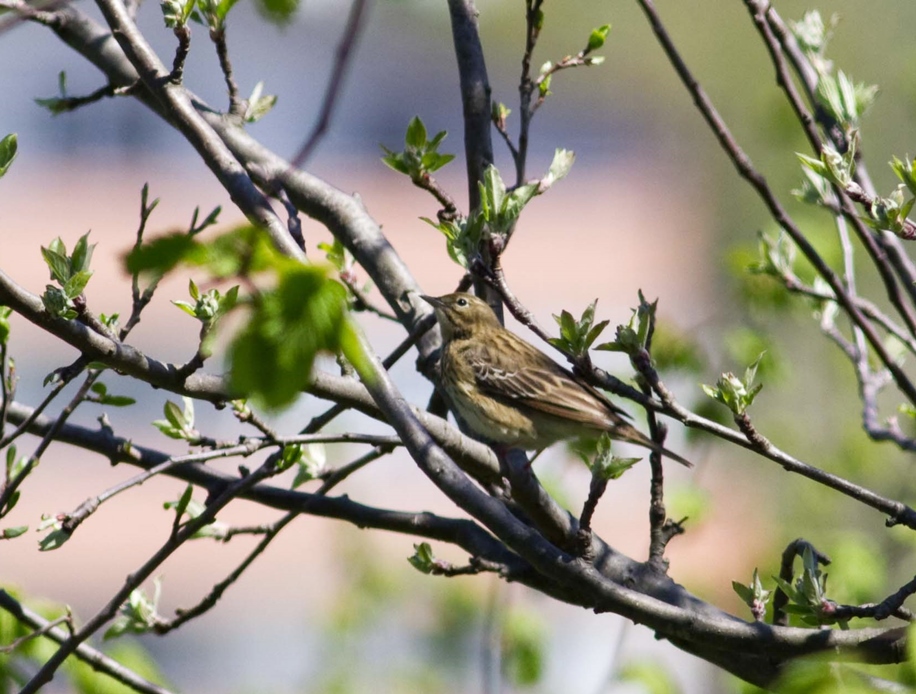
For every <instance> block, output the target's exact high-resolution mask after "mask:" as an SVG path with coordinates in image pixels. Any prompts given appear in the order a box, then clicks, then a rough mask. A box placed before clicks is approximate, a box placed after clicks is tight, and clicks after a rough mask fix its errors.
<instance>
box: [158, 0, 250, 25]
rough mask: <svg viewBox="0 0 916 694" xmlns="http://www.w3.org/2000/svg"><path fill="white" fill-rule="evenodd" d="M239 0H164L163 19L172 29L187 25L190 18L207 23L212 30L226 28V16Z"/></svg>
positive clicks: (162, 4) (161, 4) (161, 5)
mask: <svg viewBox="0 0 916 694" xmlns="http://www.w3.org/2000/svg"><path fill="white" fill-rule="evenodd" d="M236 2H238V0H162V1H161V2H160V8H161V9H162V19H163V20H164V22H165V25H166V26H167V27H169V28H170V29H176V28H179V27H184V26H187V23H188V21H189V20H193V21H195V22H197V23H198V24H205V25H206V26H207V27H209V28H210V30H211V31H221V30H222V29H223V28H225V25H226V17H228V16H229V11H230V10H231V9H232V8H233V7H234V6H235V3H236Z"/></svg>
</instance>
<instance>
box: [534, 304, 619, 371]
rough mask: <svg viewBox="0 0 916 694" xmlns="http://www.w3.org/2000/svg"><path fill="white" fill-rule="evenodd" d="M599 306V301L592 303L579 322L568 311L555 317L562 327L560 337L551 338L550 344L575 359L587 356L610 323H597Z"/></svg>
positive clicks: (604, 321) (605, 321)
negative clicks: (596, 314)
mask: <svg viewBox="0 0 916 694" xmlns="http://www.w3.org/2000/svg"><path fill="white" fill-rule="evenodd" d="M597 304H598V300H597V299H595V300H594V301H593V302H592V303H590V304H589V305H588V307H587V308H586V309H585V310H584V311H583V312H582V316H581V317H580V318H579V320H576V319H575V318H573V315H572V314H571V313H570V312H569V311H566V310H563V311H561V312H560V315H559V316H557V315H554V317H553V319H554V320H555V321H556V322H557V325H558V326H560V336H559V337H554V338H551V339H550V340H549V342H550V344H552V345H553V346H554V347H556V348H557V349H561V350H563V351H564V352H566V353H567V354H571V355H573V356H574V357H582V356H584V355H585V354H587V353H588V350H589V349H591V346H592V344H593V343H594V342H595V340H597V339H598V336H599V335H601V333H602V331H603V330H604V329H605V328H606V327H607V326H608V323H610V321H608V320H603V321H600V322H599V323H595V306H596V305H597Z"/></svg>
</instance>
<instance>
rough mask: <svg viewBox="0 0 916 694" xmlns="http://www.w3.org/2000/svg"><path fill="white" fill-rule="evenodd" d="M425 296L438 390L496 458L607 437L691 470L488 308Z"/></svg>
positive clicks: (456, 297) (469, 299)
mask: <svg viewBox="0 0 916 694" xmlns="http://www.w3.org/2000/svg"><path fill="white" fill-rule="evenodd" d="M420 296H421V298H422V299H423V300H424V301H426V302H427V303H429V304H430V305H431V306H432V307H433V309H434V310H435V313H436V319H437V321H438V323H439V328H440V330H441V332H442V349H441V353H440V359H439V380H440V385H441V387H442V388H443V390H444V391H445V394H446V396H447V397H448V399H449V400H450V402H451V404H452V407H453V408H454V410H455V411H456V414H457V415H458V416H459V418H460V419H461V420H463V421H464V422H465V424H466V425H467V426H468V428H469V429H470V430H471V431H472V432H473V433H474V434H475V435H477V436H478V437H479V438H481V439H483V440H484V441H486V442H487V443H489V444H491V445H493V447H494V449H496V450H497V451H499V450H508V449H509V448H521V449H524V450H535V451H539V450H541V449H543V448H546V447H547V446H549V445H551V444H553V443H555V442H557V441H561V440H565V439H573V438H597V437H598V436H600V435H601V434H602V432H607V433H608V434H609V435H610V437H611V438H612V439H617V440H621V441H627V442H629V443H634V444H637V445H639V446H642V447H644V448H648V449H650V450H652V451H656V452H659V453H661V454H663V455H665V456H667V457H668V458H671V459H672V460H675V461H677V462H678V463H681V464H682V465H686V466H687V467H692V463H691V462H690V461H688V460H687V459H685V458H682V457H681V456H679V455H677V454H676V453H673V452H671V451H669V450H668V449H666V448H663V447H662V446H660V445H659V444H658V443H656V442H655V441H653V440H652V439H650V438H649V437H648V436H646V435H645V434H643V433H642V432H641V431H639V430H638V429H636V428H635V427H634V426H632V425H631V424H630V423H629V422H627V421H626V419H625V418H626V417H627V416H628V415H627V414H626V412H624V411H623V410H621V409H620V408H618V407H616V406H615V405H614V404H613V403H612V402H611V401H610V400H608V399H607V398H606V397H605V396H604V395H603V394H602V393H601V392H599V391H598V390H597V389H595V388H594V387H592V386H591V385H589V384H588V383H586V382H585V381H584V379H582V378H580V377H579V376H577V375H576V374H574V373H573V372H572V371H570V370H568V369H566V368H564V367H563V366H561V365H560V364H558V363H557V362H555V361H554V360H553V359H551V358H550V357H548V356H547V355H546V354H544V353H543V352H542V351H541V350H539V349H538V348H537V347H535V346H533V345H531V344H529V343H528V342H526V341H525V340H523V339H522V338H520V337H518V336H517V335H516V334H515V333H513V332H511V331H509V330H507V329H506V328H505V327H503V326H502V324H501V323H500V322H499V319H498V318H497V317H496V314H495V313H494V312H493V309H491V308H490V306H489V305H488V304H487V303H486V302H485V301H483V300H481V299H480V298H478V297H476V296H474V295H472V294H467V293H464V292H456V293H454V294H446V295H444V296H439V297H433V296H426V295H425V294H424V295H420Z"/></svg>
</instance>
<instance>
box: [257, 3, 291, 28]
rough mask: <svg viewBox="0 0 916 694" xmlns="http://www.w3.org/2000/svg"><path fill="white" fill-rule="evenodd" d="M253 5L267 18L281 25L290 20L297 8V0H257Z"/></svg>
mask: <svg viewBox="0 0 916 694" xmlns="http://www.w3.org/2000/svg"><path fill="white" fill-rule="evenodd" d="M255 7H257V8H258V11H259V12H260V13H261V14H262V15H263V16H265V17H267V19H269V20H270V21H272V22H275V23H276V24H280V25H281V26H282V25H286V24H289V23H290V22H291V21H292V19H293V15H294V14H296V10H297V9H299V0H257V2H255Z"/></svg>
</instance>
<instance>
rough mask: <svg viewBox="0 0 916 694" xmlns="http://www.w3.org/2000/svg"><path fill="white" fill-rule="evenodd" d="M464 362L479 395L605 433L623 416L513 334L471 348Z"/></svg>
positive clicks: (502, 335)
mask: <svg viewBox="0 0 916 694" xmlns="http://www.w3.org/2000/svg"><path fill="white" fill-rule="evenodd" d="M464 357H465V359H466V360H467V362H468V364H469V365H470V366H471V368H472V370H473V372H474V376H475V378H476V380H477V385H478V387H479V388H480V389H481V391H483V392H484V393H486V394H488V395H490V396H491V397H494V398H496V399H498V400H503V401H505V402H508V403H510V404H514V405H516V406H524V407H527V408H530V409H532V410H534V411H536V412H541V413H543V414H546V415H553V416H556V417H561V418H564V419H569V420H572V421H575V422H580V423H582V424H584V425H586V426H592V427H594V428H596V429H607V428H609V427H611V426H613V425H614V424H616V423H618V422H619V421H620V417H621V416H624V413H623V411H622V410H618V409H617V408H616V407H614V405H613V404H611V402H610V401H608V400H607V399H606V398H605V397H604V396H603V395H601V394H600V393H599V392H598V391H596V390H594V389H593V388H591V386H589V385H587V384H585V383H583V382H582V381H580V380H579V379H578V378H577V377H576V376H575V375H574V374H572V373H571V372H570V371H567V370H566V369H564V368H563V367H562V366H560V365H559V364H557V363H556V362H554V361H553V360H552V359H550V357H548V356H547V355H546V354H544V353H542V352H541V351H539V350H538V349H536V348H535V347H533V346H531V345H529V344H528V343H527V342H525V341H524V340H522V339H521V338H519V337H516V336H515V335H513V334H512V333H508V332H505V333H501V334H500V335H499V340H498V341H496V342H493V343H477V344H474V345H473V346H472V347H470V348H469V349H468V350H467V351H466V353H465V354H464Z"/></svg>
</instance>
